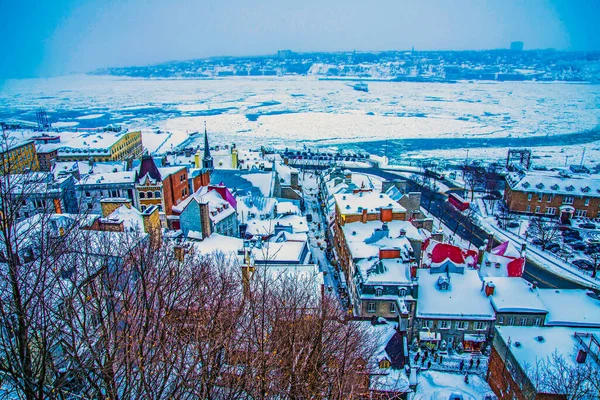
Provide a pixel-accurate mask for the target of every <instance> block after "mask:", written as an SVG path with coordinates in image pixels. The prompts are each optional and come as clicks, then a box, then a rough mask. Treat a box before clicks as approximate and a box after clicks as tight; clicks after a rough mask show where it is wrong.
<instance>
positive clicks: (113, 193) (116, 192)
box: [110, 190, 119, 197]
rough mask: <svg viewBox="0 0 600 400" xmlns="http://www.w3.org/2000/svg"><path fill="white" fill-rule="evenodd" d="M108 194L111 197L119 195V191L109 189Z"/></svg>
mask: <svg viewBox="0 0 600 400" xmlns="http://www.w3.org/2000/svg"><path fill="white" fill-rule="evenodd" d="M110 196H111V197H119V191H118V190H111V191H110Z"/></svg>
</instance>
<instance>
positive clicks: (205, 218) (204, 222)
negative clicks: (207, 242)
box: [200, 202, 212, 239]
mask: <svg viewBox="0 0 600 400" xmlns="http://www.w3.org/2000/svg"><path fill="white" fill-rule="evenodd" d="M200 226H202V239H206V238H207V237H209V236H210V235H211V233H212V230H211V224H210V210H209V206H208V202H205V203H200Z"/></svg>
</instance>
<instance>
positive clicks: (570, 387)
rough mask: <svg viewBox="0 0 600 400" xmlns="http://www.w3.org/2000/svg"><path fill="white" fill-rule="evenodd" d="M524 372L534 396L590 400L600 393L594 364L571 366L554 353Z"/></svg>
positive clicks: (598, 372) (598, 377) (598, 376)
mask: <svg viewBox="0 0 600 400" xmlns="http://www.w3.org/2000/svg"><path fill="white" fill-rule="evenodd" d="M526 370H528V375H529V376H530V377H532V379H531V380H532V382H531V383H532V384H533V386H534V388H535V391H536V392H537V393H545V394H553V395H560V396H563V398H565V399H567V400H592V399H596V398H597V396H598V392H599V391H600V384H599V383H598V382H600V367H599V366H598V364H596V362H595V361H593V360H588V361H587V362H584V363H572V362H570V361H568V360H567V359H566V358H565V357H564V356H563V355H562V354H561V353H559V352H558V351H555V352H554V353H553V354H552V355H550V356H548V357H547V358H546V359H542V360H539V361H538V362H537V364H536V365H535V366H527V368H526Z"/></svg>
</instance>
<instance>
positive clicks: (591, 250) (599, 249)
mask: <svg viewBox="0 0 600 400" xmlns="http://www.w3.org/2000/svg"><path fill="white" fill-rule="evenodd" d="M583 252H584V253H585V254H588V255H589V254H596V253H600V246H598V245H588V247H587V248H586V249H585V250H584V251H583Z"/></svg>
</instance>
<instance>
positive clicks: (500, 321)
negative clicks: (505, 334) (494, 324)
mask: <svg viewBox="0 0 600 400" xmlns="http://www.w3.org/2000/svg"><path fill="white" fill-rule="evenodd" d="M498 323H499V324H501V325H502V324H503V323H504V317H498Z"/></svg>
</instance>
